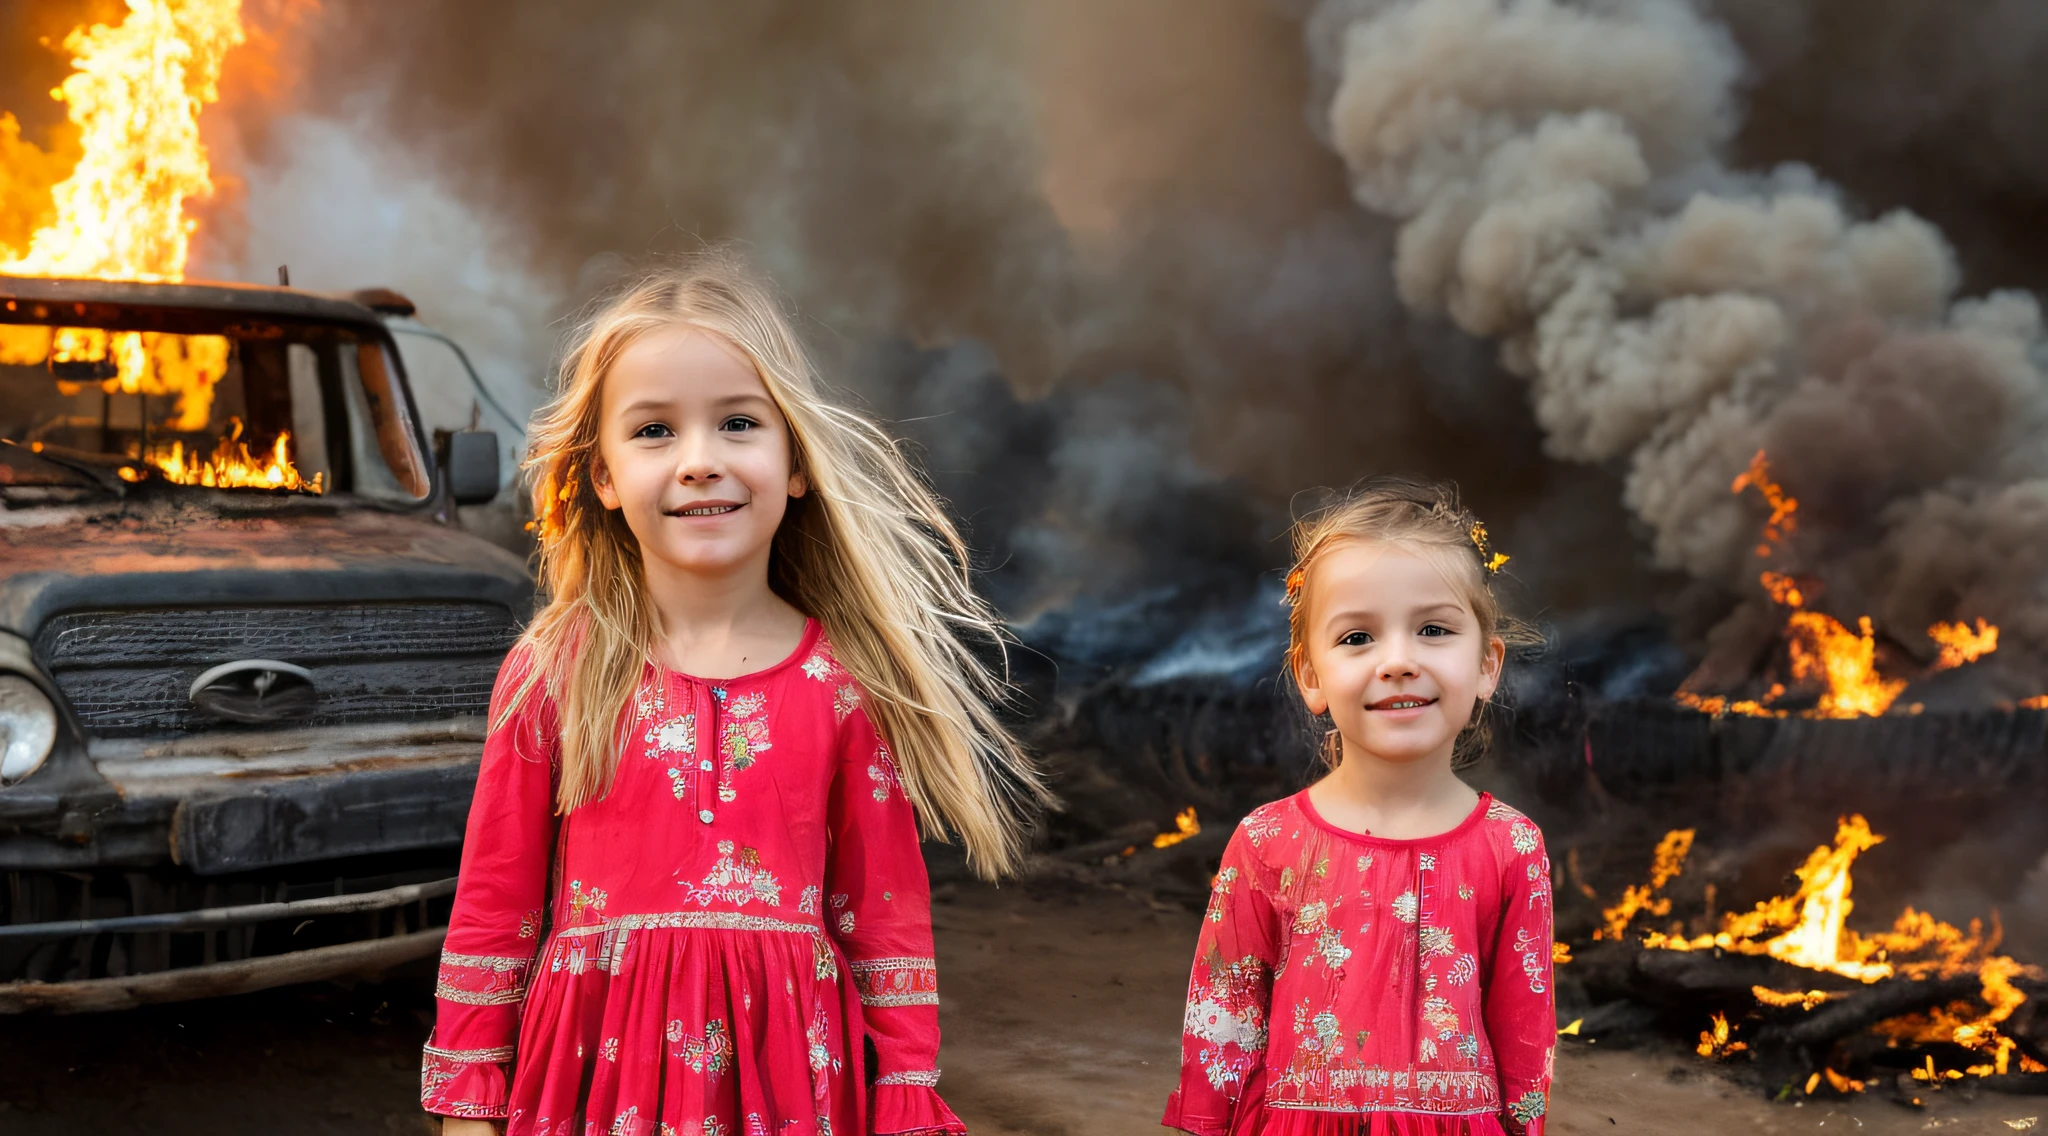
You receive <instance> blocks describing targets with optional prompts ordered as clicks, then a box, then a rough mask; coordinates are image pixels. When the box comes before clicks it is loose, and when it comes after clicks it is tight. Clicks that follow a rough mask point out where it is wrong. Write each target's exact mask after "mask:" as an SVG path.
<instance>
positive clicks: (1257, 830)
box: [1238, 805, 1281, 848]
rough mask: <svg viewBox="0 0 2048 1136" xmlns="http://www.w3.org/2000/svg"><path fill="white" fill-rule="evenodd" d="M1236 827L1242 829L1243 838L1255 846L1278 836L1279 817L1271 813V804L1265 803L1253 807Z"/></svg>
mask: <svg viewBox="0 0 2048 1136" xmlns="http://www.w3.org/2000/svg"><path fill="white" fill-rule="evenodd" d="M1238 827H1239V828H1242V829H1244V835H1245V839H1247V840H1249V841H1251V842H1252V847H1254V848H1256V847H1258V846H1259V845H1261V844H1264V843H1265V842H1266V841H1268V840H1271V839H1272V838H1273V837H1275V836H1278V835H1279V834H1280V827H1281V826H1280V818H1279V817H1277V816H1275V815H1273V809H1272V806H1270V805H1267V806H1264V807H1262V808H1257V809H1253V810H1252V813H1251V815H1250V816H1248V817H1245V818H1244V820H1243V822H1242V823H1240V824H1239V825H1238Z"/></svg>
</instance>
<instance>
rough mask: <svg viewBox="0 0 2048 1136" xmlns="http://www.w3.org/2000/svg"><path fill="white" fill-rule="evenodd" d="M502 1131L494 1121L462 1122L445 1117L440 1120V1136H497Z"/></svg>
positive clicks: (455, 1118)
mask: <svg viewBox="0 0 2048 1136" xmlns="http://www.w3.org/2000/svg"><path fill="white" fill-rule="evenodd" d="M502 1131H504V1129H502V1128H499V1127H498V1125H497V1123H496V1122H495V1121H490V1120H462V1119H459V1118H457V1117H453V1116H447V1117H442V1118H441V1136H498V1133H499V1132H502Z"/></svg>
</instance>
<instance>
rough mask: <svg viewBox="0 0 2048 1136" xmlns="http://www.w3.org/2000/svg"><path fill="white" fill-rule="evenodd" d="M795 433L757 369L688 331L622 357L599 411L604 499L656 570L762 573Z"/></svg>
mask: <svg viewBox="0 0 2048 1136" xmlns="http://www.w3.org/2000/svg"><path fill="white" fill-rule="evenodd" d="M793 448H794V447H793V446H792V444H791V438H790V431H789V424H788V423H787V422H786V421H785V420H784V419H783V417H782V412H781V411H780V410H778V409H777V408H776V406H775V401H774V399H772V398H770V397H769V394H768V387H767V385H766V384H764V383H763V382H762V381H761V376H760V375H759V373H757V372H756V371H755V370H754V366H753V363H752V362H751V361H749V360H748V358H747V357H746V356H745V355H743V354H741V353H740V352H739V350H738V349H737V348H735V347H733V346H732V345H731V344H729V343H727V342H726V341H725V340H724V339H723V338H721V337H719V336H716V335H712V334H710V333H707V332H703V331H699V330H697V329H695V328H690V327H668V328H661V329H658V330H655V331H650V332H648V333H646V334H644V335H642V336H640V337H639V338H638V339H636V340H634V341H633V342H632V344H631V345H630V346H628V347H627V348H626V349H625V350H624V351H622V352H620V354H619V357H618V359H617V360H615V361H614V362H613V364H612V367H611V370H610V372H609V373H608V374H606V375H605V377H604V389H603V391H602V392H601V394H600V398H599V403H598V460H597V462H596V463H595V468H594V469H593V470H592V481H593V482H594V483H595V487H596V489H597V495H598V499H599V500H601V501H603V502H604V506H605V508H607V509H617V510H619V511H620V513H621V514H622V515H623V516H624V517H625V521H626V527H627V528H629V529H631V530H632V532H633V537H634V539H635V540H637V541H638V542H639V544H640V552H641V556H642V557H643V558H644V560H645V561H646V563H647V564H648V566H649V567H650V568H654V567H656V566H657V562H658V564H659V565H665V566H667V567H669V568H673V569H676V570H679V571H682V572H686V573H689V574H692V575H705V576H722V575H726V574H729V573H732V572H734V571H737V570H739V569H742V568H746V567H749V566H750V565H752V564H753V563H754V562H756V561H758V562H759V563H760V565H761V566H762V568H763V569H764V570H765V567H766V564H767V557H768V550H769V546H770V544H771V542H772V541H773V540H774V538H775V530H776V529H777V527H779V526H780V525H781V524H782V517H783V514H784V513H786V512H787V511H788V509H789V500H790V498H792V497H801V496H803V494H804V490H805V484H804V478H803V475H802V474H800V473H797V472H795V468H794V462H793V461H792V457H791V455H792V451H793Z"/></svg>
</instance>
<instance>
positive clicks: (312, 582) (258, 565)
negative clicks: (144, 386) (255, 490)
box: [0, 494, 533, 640]
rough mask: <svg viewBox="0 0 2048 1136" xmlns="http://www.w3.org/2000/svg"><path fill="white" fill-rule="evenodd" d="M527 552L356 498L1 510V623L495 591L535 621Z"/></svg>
mask: <svg viewBox="0 0 2048 1136" xmlns="http://www.w3.org/2000/svg"><path fill="white" fill-rule="evenodd" d="M532 597H533V582H532V578H531V577H530V576H529V575H528V574H527V571H526V567H525V565H524V563H522V562H521V560H520V559H519V557H517V556H515V555H513V554H512V553H510V552H507V551H506V550H504V549H502V548H500V547H498V546H496V545H493V544H490V543H489V542H487V541H484V540H482V539H480V538H478V537H475V536H472V535H470V534H468V533H465V532H463V531H461V530H460V529H456V528H452V527H450V526H447V525H443V524H437V523H435V522H434V521H433V520H432V519H431V518H430V517H427V516H423V515H419V514H408V513H398V512H390V511H386V510H382V509H378V508H375V507H373V506H367V505H351V504H349V503H347V502H328V501H321V502H306V501H299V500H286V501H271V500H268V499H263V500H256V501H250V502H246V503H244V502H238V501H234V500H233V499H232V498H230V497H229V496H228V495H226V494H221V495H217V496H215V497H214V498H213V499H212V500H203V501H191V500H177V499H160V500H156V501H134V500H129V501H123V502H110V503H105V504H93V505H77V506H68V505H67V506H50V507H42V508H30V509H23V508H19V507H17V508H13V509H5V508H0V630H6V631H11V632H13V633H14V634H16V635H19V636H21V637H23V638H25V639H31V640H32V639H34V638H35V635H36V632H37V630H38V629H39V628H40V627H41V625H42V623H43V621H44V620H46V619H47V618H49V616H51V615H53V614H55V613H57V612H61V611H66V610H72V609H77V608H84V607H94V608H105V607H144V606H146V607H170V606H182V605H191V604H221V603H233V604H265V603H291V604H306V603H346V602H363V601H376V600H437V599H447V600H484V601H488V602H493V603H502V604H504V605H505V606H507V607H509V608H511V609H512V611H513V613H514V617H515V618H517V619H521V620H523V619H524V618H525V616H526V615H527V614H528V611H529V609H530V605H531V603H532Z"/></svg>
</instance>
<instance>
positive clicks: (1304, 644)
mask: <svg viewBox="0 0 2048 1136" xmlns="http://www.w3.org/2000/svg"><path fill="white" fill-rule="evenodd" d="M1353 541H1371V542H1377V543H1384V544H1392V545H1398V546H1402V547H1406V548H1409V549H1413V550H1415V551H1418V552H1422V553H1424V554H1426V555H1430V556H1431V557H1432V558H1433V559H1435V560H1437V561H1438V562H1439V563H1441V564H1444V565H1446V566H1447V567H1448V571H1447V572H1446V576H1447V577H1448V579H1449V580H1450V582H1451V585H1452V586H1453V587H1455V588H1456V589H1457V590H1458V593H1459V595H1460V597H1461V598H1462V599H1463V600H1464V601H1465V604H1466V606H1467V607H1469V608H1471V609H1472V616H1473V618H1474V619H1475V620H1476V621H1477V622H1478V624H1479V641H1480V642H1481V643H1487V642H1490V641H1491V640H1493V639H1495V638H1499V639H1500V640H1502V642H1504V643H1505V644H1506V645H1507V646H1508V647H1510V648H1517V647H1522V648H1526V647H1534V646H1538V645H1540V644H1542V643H1543V636H1542V635H1541V634H1539V633H1538V632H1537V631H1536V630H1535V629H1534V628H1532V627H1530V626H1529V625H1528V624H1526V623H1524V622H1522V621H1521V620H1519V619H1517V618H1515V617H1514V616H1512V615H1510V614H1508V613H1507V612H1506V611H1505V610H1503V609H1502V607H1501V602H1500V597H1499V596H1498V595H1497V594H1495V591H1494V577H1495V576H1496V575H1498V574H1499V572H1500V568H1501V566H1502V565H1503V564H1506V563H1507V560H1508V558H1507V556H1505V555H1503V554H1500V553H1497V552H1495V551H1494V549H1493V545H1492V543H1491V541H1490V540H1489V539H1488V537H1487V533H1486V526H1485V525H1484V524H1482V523H1481V522H1480V520H1479V518H1478V517H1475V516H1473V515H1472V514H1471V513H1470V512H1468V511H1467V510H1466V509H1465V507H1464V505H1463V504H1461V503H1460V502H1459V500H1458V488H1457V486H1455V485H1452V484H1450V483H1448V482H1431V481H1416V480H1412V479H1409V478H1404V477H1376V478H1372V479H1370V480H1368V481H1365V482H1363V483H1361V484H1359V485H1358V486H1357V487H1355V488H1353V489H1352V490H1351V492H1350V493H1348V494H1346V495H1345V496H1344V497H1343V498H1341V499H1340V500H1337V501H1335V502H1333V503H1332V504H1330V505H1328V506H1326V507H1324V508H1322V509H1319V510H1317V511H1316V512H1314V513H1311V514H1310V515H1309V516H1307V517H1304V518H1302V519H1301V520H1300V521H1297V522H1296V523H1295V526H1294V532H1293V544H1294V566H1293V568H1292V569H1291V570H1290V571H1289V572H1288V573H1287V603H1288V608H1289V610H1288V614H1287V670H1288V673H1289V675H1290V676H1292V675H1295V674H1298V673H1300V671H1301V666H1302V663H1303V662H1304V661H1305V660H1306V659H1307V657H1308V609H1309V596H1308V590H1309V589H1308V581H1309V579H1310V575H1311V571H1312V569H1314V567H1315V562H1316V560H1317V559H1319V558H1320V557H1321V556H1322V555H1323V554H1324V553H1326V552H1328V551H1330V550H1331V549H1333V548H1336V547H1337V546H1339V545H1342V544H1348V543H1350V542H1353ZM1502 667H1503V669H1505V667H1506V660H1505V659H1503V660H1502ZM1496 693H1498V692H1496ZM1493 705H1494V704H1493V702H1492V700H1488V701H1486V702H1483V703H1481V704H1480V705H1479V707H1478V708H1477V709H1476V710H1475V712H1474V713H1473V715H1472V720H1471V722H1469V723H1467V724H1466V726H1465V728H1464V729H1463V730H1462V731H1460V732H1459V734H1458V741H1457V745H1456V748H1455V750H1454V753H1453V760H1452V766H1453V768H1461V769H1462V768H1464V767H1466V766H1469V765H1471V764H1472V763H1473V762H1475V761H1478V760H1479V759H1480V758H1481V757H1483V756H1485V754H1486V752H1487V750H1488V749H1489V748H1491V746H1492V742H1493V723H1492V721H1491V714H1490V711H1491V710H1492V709H1493ZM1337 742H1338V739H1337V731H1335V730H1330V731H1328V732H1327V733H1326V734H1325V735H1324V745H1323V761H1324V762H1325V763H1326V764H1328V765H1329V766H1331V767H1332V768H1335V767H1336V764H1337V760H1336V756H1337V754H1338V753H1339V752H1340V750H1339V748H1338V745H1337Z"/></svg>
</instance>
